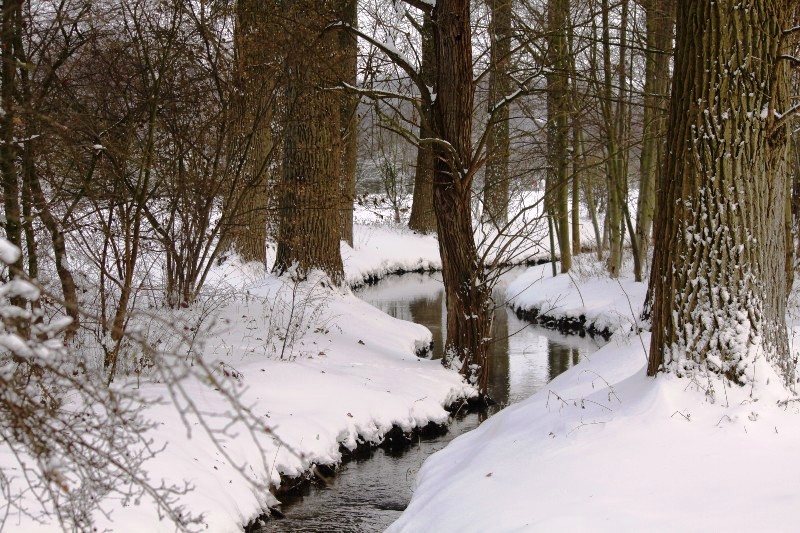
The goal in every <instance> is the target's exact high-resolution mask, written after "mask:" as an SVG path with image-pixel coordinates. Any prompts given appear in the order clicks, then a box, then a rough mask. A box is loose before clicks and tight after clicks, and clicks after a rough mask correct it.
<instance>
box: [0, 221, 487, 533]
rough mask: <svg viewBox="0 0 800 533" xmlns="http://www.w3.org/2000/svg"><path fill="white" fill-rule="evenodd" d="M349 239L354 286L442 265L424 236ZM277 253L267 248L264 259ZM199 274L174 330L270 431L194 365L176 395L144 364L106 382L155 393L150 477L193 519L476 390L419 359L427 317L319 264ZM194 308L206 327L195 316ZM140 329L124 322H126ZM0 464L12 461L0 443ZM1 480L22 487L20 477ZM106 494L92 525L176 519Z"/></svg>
mask: <svg viewBox="0 0 800 533" xmlns="http://www.w3.org/2000/svg"><path fill="white" fill-rule="evenodd" d="M354 241H355V242H354V244H355V246H354V247H352V248H351V247H349V246H347V245H346V244H344V243H343V244H342V252H343V258H344V262H345V270H346V279H347V281H348V283H350V284H352V285H359V284H363V283H364V282H366V281H368V280H370V279H374V278H376V277H380V276H384V275H386V274H388V273H391V272H398V271H410V270H419V269H425V270H430V269H438V268H440V267H441V262H440V260H439V257H438V244H437V241H436V238H435V237H433V236H425V235H418V234H416V233H414V232H412V231H409V230H406V229H402V228H393V227H387V226H376V225H370V224H358V225H357V226H356V229H355V238H354ZM0 245H2V242H0ZM9 250H10V249H9ZM2 251H5V248H3V247H2V246H0V252H2ZM274 252H275V251H274V248H272V249H270V251H269V254H268V255H269V256H270V262H271V261H272V260H274V255H275V254H274ZM8 253H9V254H10V251H9V252H8ZM9 257H11V256H10V255H9ZM207 283H208V285H207V293H208V294H211V295H212V296H211V299H210V300H202V299H201V301H200V302H199V303H198V304H197V306H196V307H195V308H190V309H187V310H177V311H175V313H176V314H175V316H174V317H173V318H172V319H171V320H172V322H173V324H175V325H176V326H177V327H178V328H179V329H181V327H182V324H185V326H184V327H182V329H183V330H184V332H185V333H186V334H187V335H191V334H193V333H194V332H195V331H197V332H198V333H197V341H196V344H195V348H194V351H193V352H192V353H190V354H188V355H187V356H186V357H199V356H200V354H202V356H201V357H202V360H203V361H205V362H206V364H208V365H209V366H210V367H212V368H215V369H216V370H215V373H214V377H213V379H215V380H217V379H218V380H219V381H220V383H225V384H228V385H229V386H231V387H232V390H233V391H234V393H235V395H236V396H238V397H239V399H240V401H241V403H242V404H243V405H245V406H248V407H250V408H251V410H252V412H253V413H254V414H255V415H256V416H257V417H258V418H260V419H261V420H266V423H267V425H268V426H269V428H270V431H269V432H265V433H260V434H253V433H252V432H250V430H249V429H248V427H246V426H245V425H244V424H243V423H242V422H240V421H239V422H237V421H235V420H234V421H233V422H231V418H232V417H235V414H234V413H233V411H232V407H231V404H230V402H229V401H228V399H227V398H226V396H225V394H222V393H220V392H219V391H218V390H215V389H217V388H221V389H222V391H226V390H228V388H226V387H227V386H228V385H226V386H225V387H223V386H221V385H217V384H212V385H214V386H209V383H207V382H205V381H204V380H203V379H201V376H202V374H197V375H190V376H189V377H187V378H186V379H184V380H183V381H182V382H181V383H180V388H181V390H183V391H184V393H183V394H184V396H182V397H177V398H176V397H175V396H172V397H171V396H170V392H171V391H170V389H167V387H166V386H165V385H164V384H162V383H154V382H151V381H148V380H147V378H146V376H143V377H142V378H141V383H139V380H137V379H136V378H135V377H129V378H120V379H117V380H116V381H115V386H119V387H125V388H128V389H137V388H138V390H139V391H140V393H141V395H142V397H143V398H144V399H146V400H147V401H148V402H153V405H151V406H149V407H148V408H147V410H146V412H145V415H146V416H147V417H148V418H150V419H151V420H153V421H155V422H156V423H157V424H158V426H159V429H158V431H154V432H152V434H151V435H149V437H150V438H152V439H153V444H152V446H153V448H154V449H159V448H160V447H161V446H164V450H163V451H162V452H161V453H160V454H158V455H157V456H156V457H155V458H154V459H151V460H150V461H148V462H147V463H145V467H146V470H147V474H148V476H149V478H150V479H151V481H152V482H153V483H154V484H155V485H159V484H160V482H161V481H162V480H163V482H164V483H165V484H168V485H178V486H183V485H184V483H187V484H188V485H189V486H190V487H191V489H192V490H190V491H189V492H188V493H187V494H186V495H184V496H182V497H181V499H180V502H181V504H182V505H183V506H184V511H185V512H187V513H191V514H194V515H200V514H202V521H201V523H200V526H201V529H203V530H208V531H215V532H226V531H231V532H233V531H241V530H242V527H243V526H244V525H246V524H247V523H249V522H250V521H252V520H253V519H255V518H256V517H258V516H259V515H260V514H262V513H264V512H265V511H266V510H267V508H268V506H271V505H275V504H276V503H277V500H276V499H275V498H274V497H273V496H272V495H271V494H270V493H269V491H268V490H267V489H266V486H267V485H271V486H272V487H277V486H278V485H280V484H281V482H282V476H290V477H291V476H299V475H305V474H307V473H309V472H310V471H311V470H312V469H313V467H314V465H322V464H324V465H331V466H335V465H336V464H338V463H339V462H340V461H341V459H342V455H341V451H340V446H344V447H345V448H348V449H352V448H354V447H355V446H356V445H357V444H358V443H361V442H369V443H379V442H380V441H381V440H382V439H383V436H384V435H385V434H386V432H388V431H389V430H390V429H392V428H393V426H397V427H400V428H401V429H403V430H405V431H410V430H412V429H414V428H417V427H422V426H425V425H427V424H428V423H430V422H434V423H445V422H446V421H447V419H448V412H447V411H446V410H445V407H447V406H449V405H451V404H452V403H454V402H456V401H458V400H459V399H462V398H468V397H472V396H474V395H475V394H476V391H475V389H474V388H473V387H471V386H470V385H468V384H466V383H465V382H464V381H463V380H462V379H461V377H460V376H459V374H458V373H457V372H455V371H453V370H448V369H445V368H444V367H443V366H442V365H441V363H440V362H439V361H433V360H428V359H421V358H419V357H417V353H418V352H419V351H421V350H424V349H426V348H427V347H428V346H429V344H430V342H431V338H432V337H431V333H430V331H428V330H427V329H426V328H425V327H423V326H419V325H417V324H413V323H411V322H405V321H402V320H397V319H394V318H392V317H390V316H389V315H387V314H385V313H383V312H381V311H379V310H378V309H376V308H374V307H372V306H370V305H369V304H367V303H365V302H363V301H362V300H360V299H359V298H357V297H356V296H354V295H353V294H352V292H351V291H350V289H349V288H343V289H339V288H331V287H330V286H329V284H328V283H327V278H325V277H324V276H323V275H321V274H319V273H314V274H313V275H312V276H311V277H310V279H309V281H307V282H304V283H299V284H298V283H294V282H291V281H290V280H289V279H288V277H283V278H276V277H275V276H271V275H266V274H265V270H264V267H263V266H262V265H258V264H243V263H242V262H241V261H240V260H239V259H238V258H237V257H236V256H229V257H227V258H225V260H224V261H222V262H221V264H219V265H215V266H214V269H213V270H212V272H211V273H210V275H209V277H208V282H207ZM6 287H8V285H6ZM11 288H13V287H10V288H9V289H8V290H11ZM23 288H25V287H23V286H19V287H16V289H15V290H17V289H20V290H21V289H23ZM181 313H184V314H181ZM201 317H202V326H197V324H198V321H200V319H201ZM57 326H58V327H63V324H60V323H59V324H57ZM137 328H139V326H138V325H136V324H132V325H131V330H137V331H138V329H137ZM146 329H147V328H146V327H145V328H143V329H142V334H144V333H146ZM284 339H287V342H286V343H284ZM0 340H2V343H0V344H3V346H5V347H6V348H7V349H11V350H14V349H15V347H18V346H16V344H19V343H18V342H17V343H16V344H15V340H16V339H15V338H12V337H10V336H4V337H3V339H0ZM168 340H169V339H168V338H167V340H166V341H165V343H166V342H168ZM161 346H162V347H163V346H164V345H163V344H162V345H161ZM176 401H177V403H178V405H179V407H181V411H183V414H184V416H185V415H186V413H187V412H188V411H189V409H188V408H187V407H188V403H187V402H192V403H193V404H194V408H195V409H196V410H197V411H199V412H202V413H204V418H203V421H200V420H198V419H197V418H196V417H194V416H192V415H188V416H186V419H185V420H184V418H183V417H182V415H181V411H179V410H178V409H176V407H175V405H174V403H175V402H176ZM209 430H210V431H211V432H213V433H214V434H215V435H216V437H217V441H218V442H217V445H215V444H214V442H213V441H212V439H211V437H210V436H209ZM0 464H2V465H3V467H4V468H5V467H12V466H13V464H14V459H13V458H12V457H10V456H9V454H8V453H7V451H6V450H5V448H3V447H0ZM15 483H17V484H19V483H20V480H19V479H17V480H16V481H15ZM11 490H12V492H13V490H21V485H19V488H18V489H15V487H11ZM102 506H103V508H104V509H105V510H106V511H108V512H109V516H108V517H106V516H103V515H102V514H101V513H96V515H95V518H96V520H97V523H96V525H97V526H98V528H99V529H100V530H102V529H104V528H107V529H110V530H113V531H174V530H175V525H174V524H172V523H171V522H169V521H167V520H162V519H160V517H159V515H158V512H157V510H156V508H155V506H154V505H153V503H152V501H150V500H149V499H148V497H142V498H141V501H140V502H138V504H136V505H130V506H127V507H126V506H123V505H122V503H121V502H120V501H118V500H110V499H106V500H105V501H103V502H102ZM30 507H33V508H35V507H36V502H35V501H31V502H30ZM5 527H6V529H8V530H10V531H25V532H26V533H28V532H35V531H52V530H53V527H54V524H52V523H43V524H36V523H33V522H31V521H30V520H28V519H26V518H24V517H17V516H15V517H11V518H9V520H8V521H7V522H6V524H5Z"/></svg>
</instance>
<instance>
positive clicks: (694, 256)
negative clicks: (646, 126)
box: [648, 0, 795, 383]
mask: <svg viewBox="0 0 800 533" xmlns="http://www.w3.org/2000/svg"><path fill="white" fill-rule="evenodd" d="M789 7H790V6H789V5H788V4H787V3H785V2H780V1H771V0H748V1H745V2H744V3H742V2H741V1H740V0H718V1H716V2H679V5H678V16H677V36H678V39H677V51H676V59H675V69H674V71H675V74H674V80H675V84H674V86H673V91H672V101H671V110H670V117H669V125H668V130H667V131H668V133H667V139H668V153H669V157H668V158H667V166H666V172H665V175H664V177H663V179H662V180H661V182H662V184H663V185H664V186H665V193H666V194H665V196H664V198H665V202H664V204H663V209H660V210H659V214H658V218H657V220H656V243H657V244H658V246H657V248H656V253H655V257H654V264H653V270H652V274H651V291H653V293H654V298H653V302H654V305H653V309H652V323H653V336H652V345H651V350H650V362H649V367H648V373H649V374H651V375H652V374H655V373H656V372H657V371H658V370H666V371H672V372H675V373H676V374H678V375H692V374H697V373H705V372H713V373H721V374H724V375H725V376H727V377H728V378H729V379H731V380H733V381H735V382H738V383H743V382H747V381H750V380H752V379H753V374H752V373H753V362H754V360H755V359H756V358H758V357H762V356H765V357H766V358H767V360H769V361H770V362H772V363H773V364H775V365H776V366H777V367H778V368H779V369H780V370H781V371H782V373H783V376H784V377H785V378H786V381H787V383H793V382H794V372H795V370H794V367H795V361H793V360H792V358H791V356H790V353H789V349H788V341H787V336H786V324H785V319H786V316H785V309H786V290H785V287H786V273H785V271H784V247H785V246H786V240H785V233H784V211H783V210H784V209H785V205H786V199H785V195H786V194H787V191H788V187H787V184H786V180H787V155H788V154H787V147H788V141H789V130H788V123H787V122H785V121H783V120H782V119H781V116H782V115H781V114H782V113H784V112H785V111H786V110H787V107H788V97H787V94H788V85H787V79H788V63H787V62H785V61H781V60H780V59H779V56H780V54H781V52H782V49H781V47H782V39H781V35H782V30H784V29H785V28H787V27H789V23H788V22H789V21H788V20H787V15H788V13H789Z"/></svg>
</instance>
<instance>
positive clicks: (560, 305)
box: [506, 254, 647, 333]
mask: <svg viewBox="0 0 800 533" xmlns="http://www.w3.org/2000/svg"><path fill="white" fill-rule="evenodd" d="M597 266H601V265H599V263H597V261H596V259H595V258H594V256H593V255H590V254H584V255H581V256H578V257H576V258H575V260H574V263H573V269H572V270H571V272H570V273H568V274H559V275H558V276H556V277H553V275H552V266H551V265H550V264H545V265H538V266H535V267H531V268H529V269H527V270H526V271H525V272H524V273H523V274H521V275H520V276H519V277H517V278H516V279H515V280H514V281H513V282H511V283H510V284H509V286H508V288H507V289H506V300H507V301H508V302H509V305H510V306H511V307H512V308H514V310H522V311H525V312H529V313H530V312H535V314H537V315H538V316H539V317H540V318H547V319H552V320H555V321H559V320H563V319H570V320H573V321H579V322H581V323H582V326H583V327H584V328H586V329H589V328H590V327H593V328H594V330H597V331H606V332H610V333H613V332H616V331H623V332H629V331H634V330H636V329H638V327H639V317H640V316H641V314H642V305H643V304H644V298H645V294H646V292H647V284H646V283H637V282H635V281H634V280H633V279H632V278H631V277H623V278H621V279H618V280H614V279H610V278H609V277H608V275H607V274H606V273H605V271H604V270H602V268H600V269H598V268H597Z"/></svg>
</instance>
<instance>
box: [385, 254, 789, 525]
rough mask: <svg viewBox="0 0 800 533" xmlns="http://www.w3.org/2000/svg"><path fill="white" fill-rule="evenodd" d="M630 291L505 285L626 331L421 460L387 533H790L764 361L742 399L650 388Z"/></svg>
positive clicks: (525, 279) (775, 387) (774, 402)
mask: <svg viewBox="0 0 800 533" xmlns="http://www.w3.org/2000/svg"><path fill="white" fill-rule="evenodd" d="M537 277H538V278H541V281H539V282H537V283H533V282H534V280H535V279H537ZM632 283H633V282H632V281H630V280H628V281H622V283H621V285H618V284H617V283H616V282H613V284H611V283H606V282H605V280H602V279H599V278H598V279H593V278H591V277H589V278H586V279H583V280H579V281H577V283H576V281H575V280H574V279H571V278H570V277H568V276H560V277H557V278H549V277H547V274H545V275H544V276H542V272H539V271H537V270H536V269H534V268H532V269H529V271H528V272H527V273H526V274H523V275H522V276H521V277H520V278H519V279H518V280H517V281H516V282H514V283H512V284H511V285H510V286H509V288H508V292H509V294H515V295H516V298H515V303H514V305H517V306H528V307H529V308H535V307H539V308H541V309H548V310H549V311H548V312H549V313H550V314H558V315H559V316H571V317H577V316H579V315H581V314H584V315H586V319H587V323H589V322H593V323H595V324H597V323H602V324H608V325H616V324H622V325H624V327H616V328H615V330H616V333H615V334H614V335H613V337H612V339H611V342H610V343H609V344H608V345H606V346H605V347H603V348H602V349H600V350H599V351H598V352H596V353H595V354H593V355H592V356H591V357H588V358H587V359H586V360H585V361H583V362H581V363H580V364H578V365H577V366H575V367H573V368H571V369H570V370H568V371H567V372H565V373H564V374H562V375H561V376H559V377H557V378H556V379H554V380H553V381H552V382H550V383H549V384H548V385H547V386H546V387H545V388H544V389H542V390H541V391H540V392H538V393H537V394H535V395H534V396H532V397H531V398H529V399H528V400H525V401H523V402H520V403H519V404H517V405H514V406H512V407H509V408H507V409H505V410H503V411H502V412H500V413H498V414H497V415H495V416H494V417H492V418H491V419H489V420H488V421H487V422H485V423H484V424H482V425H481V426H480V427H479V428H478V429H477V430H475V431H473V432H471V433H469V434H466V435H464V436H462V437H459V438H458V439H456V440H455V441H453V442H452V443H451V444H450V445H449V446H448V447H447V448H446V449H444V450H443V451H441V452H439V453H437V454H435V455H434V456H432V457H431V458H430V459H429V460H428V461H426V462H425V464H424V465H423V467H422V469H421V470H420V473H419V475H418V477H417V488H416V490H415V492H414V497H413V499H412V501H411V503H410V505H409V506H408V508H407V509H406V511H405V512H404V514H403V515H402V516H401V518H400V519H399V520H398V521H397V522H396V523H395V524H393V526H392V527H391V528H390V530H389V531H392V532H416V531H520V530H530V531H587V530H588V531H637V530H638V531H642V530H646V531H753V530H759V531H791V530H795V529H796V526H797V518H796V516H795V514H796V513H795V508H796V504H797V490H796V488H797V487H796V480H797V479H798V477H800V466H798V464H797V461H796V460H795V456H796V450H797V449H798V448H800V423H798V422H800V418H799V417H800V405H798V403H797V402H796V401H789V402H787V400H791V399H792V396H791V395H790V393H788V392H787V390H786V389H785V388H784V386H783V385H782V384H781V383H782V380H781V379H780V378H779V377H778V376H777V375H776V373H775V372H774V371H773V369H772V368H771V367H770V366H769V365H768V364H767V363H765V362H764V361H763V360H760V361H759V362H758V363H757V364H756V366H755V368H754V369H751V371H750V372H749V373H748V377H749V378H751V379H752V380H753V385H752V386H750V385H748V386H747V387H740V386H738V385H732V384H731V383H730V382H727V381H723V380H722V379H720V378H710V379H709V378H704V379H703V380H701V381H698V380H688V379H679V378H676V377H675V376H674V375H663V374H662V375H659V376H658V377H657V378H648V377H647V376H646V373H645V370H646V360H647V350H648V348H649V340H650V337H649V333H643V334H635V333H630V331H631V327H630V326H632V325H633V323H632V322H631V323H628V324H627V325H625V324H626V323H625V321H624V317H625V316H628V317H631V316H632V315H634V316H638V312H639V310H640V309H641V304H642V301H643V298H644V292H641V291H640V290H639V289H636V288H632V285H631V284H632ZM525 286H529V287H528V288H527V292H522V291H521V289H522V288H524V287H525ZM614 286H616V290H615V289H614ZM578 289H580V293H581V295H582V296H579V295H578ZM623 289H624V290H623ZM626 293H627V294H626ZM581 298H583V300H582V299H581ZM629 299H630V304H629V303H628V300H629ZM631 308H632V310H631ZM790 314H792V313H790ZM794 314H796V313H794ZM631 320H633V319H631ZM790 325H794V326H795V327H793V328H792V330H791V331H792V334H790V340H792V339H793V338H794V336H796V335H797V333H798V329H797V327H796V324H795V323H794V322H791V323H790ZM793 344H796V343H793ZM795 349H796V347H795ZM711 389H713V391H714V394H713V397H712V396H711V395H709V394H708V392H709V391H710V390H711Z"/></svg>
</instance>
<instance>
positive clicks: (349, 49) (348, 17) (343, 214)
mask: <svg viewBox="0 0 800 533" xmlns="http://www.w3.org/2000/svg"><path fill="white" fill-rule="evenodd" d="M340 2H341V5H340V9H341V17H342V18H341V20H342V21H343V22H346V23H347V24H350V25H351V26H352V27H357V26H358V9H357V8H358V2H357V1H356V0H340ZM339 46H340V47H341V54H342V59H341V61H340V65H341V66H342V72H341V74H340V76H341V80H340V82H344V83H347V84H349V85H351V86H355V85H356V70H357V67H358V41H357V40H356V36H355V35H353V34H352V33H350V32H347V31H340V32H339ZM357 111H358V97H357V96H356V95H354V94H351V93H348V92H346V91H345V92H343V93H342V96H341V111H340V113H341V130H342V170H341V176H342V177H341V184H340V201H341V207H340V211H339V226H340V230H341V239H342V240H343V241H347V244H349V245H350V246H353V201H354V199H355V197H356V163H357V159H358V114H357Z"/></svg>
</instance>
